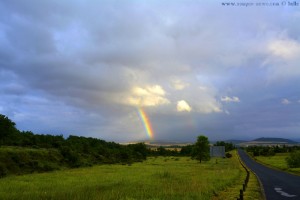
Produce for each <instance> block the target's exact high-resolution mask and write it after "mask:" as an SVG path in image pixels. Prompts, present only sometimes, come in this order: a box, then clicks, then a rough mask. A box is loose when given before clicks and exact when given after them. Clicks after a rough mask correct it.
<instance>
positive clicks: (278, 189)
mask: <svg viewBox="0 0 300 200" xmlns="http://www.w3.org/2000/svg"><path fill="white" fill-rule="evenodd" d="M274 190H275V191H276V192H278V193H279V194H281V195H282V196H285V197H296V196H297V195H293V194H288V193H286V192H284V191H282V189H281V188H280V187H275V188H274Z"/></svg>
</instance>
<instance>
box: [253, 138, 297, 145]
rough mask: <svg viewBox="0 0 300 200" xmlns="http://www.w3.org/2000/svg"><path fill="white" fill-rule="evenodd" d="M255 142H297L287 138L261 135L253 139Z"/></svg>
mask: <svg viewBox="0 0 300 200" xmlns="http://www.w3.org/2000/svg"><path fill="white" fill-rule="evenodd" d="M253 141H256V142H280V143H288V144H297V143H298V142H296V141H294V140H289V139H285V138H265V137H261V138H257V139H255V140H252V142H253Z"/></svg>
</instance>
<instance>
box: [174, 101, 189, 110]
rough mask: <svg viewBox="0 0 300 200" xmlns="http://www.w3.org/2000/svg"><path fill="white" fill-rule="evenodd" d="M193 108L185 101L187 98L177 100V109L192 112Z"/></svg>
mask: <svg viewBox="0 0 300 200" xmlns="http://www.w3.org/2000/svg"><path fill="white" fill-rule="evenodd" d="M191 110H192V108H191V107H190V105H189V104H188V103H187V102H186V101H185V100H181V101H178V102H177V111H178V112H184V111H186V112H191Z"/></svg>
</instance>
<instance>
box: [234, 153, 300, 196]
mask: <svg viewBox="0 0 300 200" xmlns="http://www.w3.org/2000/svg"><path fill="white" fill-rule="evenodd" d="M238 153H239V155H240V158H241V159H242V161H243V162H244V163H245V164H246V165H247V166H248V167H249V168H250V169H251V170H252V171H253V172H255V173H256V175H257V176H258V177H259V179H260V181H261V183H262V185H263V188H264V191H265V195H266V199H267V200H281V199H283V200H285V199H291V200H296V199H297V200H300V176H296V175H292V174H288V173H286V172H281V171H278V170H274V169H270V168H268V167H265V166H264V165H261V164H259V163H257V162H255V161H254V160H253V159H251V158H250V157H249V156H248V155H247V154H246V153H245V151H243V150H238Z"/></svg>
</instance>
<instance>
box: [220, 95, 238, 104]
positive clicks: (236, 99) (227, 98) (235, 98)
mask: <svg viewBox="0 0 300 200" xmlns="http://www.w3.org/2000/svg"><path fill="white" fill-rule="evenodd" d="M221 101H224V102H227V103H228V102H236V103H237V102H240V99H239V98H238V97H235V96H234V97H228V96H225V97H221Z"/></svg>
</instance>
